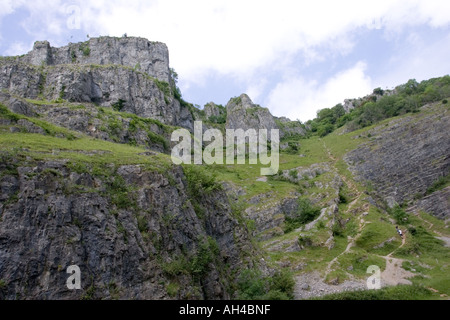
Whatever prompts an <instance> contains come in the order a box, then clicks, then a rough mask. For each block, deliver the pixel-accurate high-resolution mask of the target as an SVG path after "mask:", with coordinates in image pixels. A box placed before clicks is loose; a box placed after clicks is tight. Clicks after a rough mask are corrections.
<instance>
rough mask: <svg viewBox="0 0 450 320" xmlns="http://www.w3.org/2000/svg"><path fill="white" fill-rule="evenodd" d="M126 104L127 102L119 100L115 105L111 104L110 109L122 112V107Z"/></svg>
mask: <svg viewBox="0 0 450 320" xmlns="http://www.w3.org/2000/svg"><path fill="white" fill-rule="evenodd" d="M126 102H127V101H126V100H123V99H119V100H118V101H117V102H116V103H113V104H112V107H113V109H114V110H116V111H122V109H123V107H124V106H125V103H126Z"/></svg>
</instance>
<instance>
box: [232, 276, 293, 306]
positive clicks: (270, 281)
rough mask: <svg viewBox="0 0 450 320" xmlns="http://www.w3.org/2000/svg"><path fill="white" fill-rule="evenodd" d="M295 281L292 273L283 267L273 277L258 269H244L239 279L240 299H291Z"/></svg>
mask: <svg viewBox="0 0 450 320" xmlns="http://www.w3.org/2000/svg"><path fill="white" fill-rule="evenodd" d="M294 286H295V281H294V279H293V277H292V273H291V272H289V271H287V270H285V269H283V270H281V271H280V272H278V273H276V274H274V275H273V276H272V277H270V276H269V277H268V276H264V275H263V274H262V273H261V271H259V270H256V269H247V270H244V271H243V272H242V273H241V275H240V277H239V279H238V299H240V300H291V299H293V297H294Z"/></svg>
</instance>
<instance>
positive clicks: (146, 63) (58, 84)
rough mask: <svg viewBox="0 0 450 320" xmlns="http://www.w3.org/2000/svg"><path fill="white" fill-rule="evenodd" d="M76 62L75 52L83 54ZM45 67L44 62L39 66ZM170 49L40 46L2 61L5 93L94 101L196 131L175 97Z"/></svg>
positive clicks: (136, 44)
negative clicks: (170, 67) (73, 54)
mask: <svg viewBox="0 0 450 320" xmlns="http://www.w3.org/2000/svg"><path fill="white" fill-rule="evenodd" d="M83 48H90V49H89V50H90V51H89V55H87V54H86V53H84V54H81V56H77V58H76V59H75V58H71V53H72V52H76V54H80V53H83V52H87V51H84V50H86V49H83ZM42 59H44V60H43V61H44V62H45V63H39V61H41V60H42ZM170 83H172V80H171V78H170V69H169V60H168V51H167V47H166V46H165V45H164V44H160V43H151V42H149V41H147V40H145V39H140V38H121V39H117V38H106V37H105V38H96V39H91V40H90V41H89V42H88V43H81V44H71V45H69V46H67V47H63V48H51V47H50V45H49V44H48V42H37V43H36V44H35V47H34V49H33V51H31V52H30V53H29V54H27V55H25V56H24V57H21V58H19V59H13V60H11V61H9V60H4V61H0V89H2V90H7V91H8V92H9V93H10V94H12V95H16V96H20V97H23V98H30V99H37V98H38V97H39V98H43V99H47V100H50V101H52V100H57V99H65V100H68V101H70V102H89V103H90V102H92V103H96V104H98V105H100V106H104V107H115V108H116V109H117V110H120V111H123V112H130V113H134V114H136V115H138V116H140V117H143V118H152V119H156V120H159V121H161V122H162V123H164V124H168V125H174V126H181V127H184V128H187V129H190V130H193V118H192V115H191V113H190V111H189V109H188V108H187V107H184V106H181V105H180V102H179V101H178V100H177V99H175V98H174V95H173V92H172V91H173V89H172V85H170Z"/></svg>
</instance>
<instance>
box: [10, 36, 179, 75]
mask: <svg viewBox="0 0 450 320" xmlns="http://www.w3.org/2000/svg"><path fill="white" fill-rule="evenodd" d="M19 61H20V62H23V63H25V64H31V65H34V66H42V65H47V66H54V65H67V64H80V65H92V64H95V65H121V66H126V67H130V68H136V69H137V70H138V71H142V72H144V73H146V74H148V75H149V76H151V77H154V78H157V79H159V80H161V81H165V82H168V83H170V82H171V76H170V69H169V50H168V48H167V46H166V45H165V44H164V43H161V42H152V41H148V40H147V39H144V38H135V37H130V38H128V37H122V38H115V37H99V38H91V39H89V40H88V41H86V42H81V43H71V44H69V45H67V46H64V47H61V48H53V47H51V46H50V43H49V42H48V41H37V42H35V44H34V47H33V50H32V51H31V52H29V53H28V54H26V55H25V56H23V57H21V58H20V60H19Z"/></svg>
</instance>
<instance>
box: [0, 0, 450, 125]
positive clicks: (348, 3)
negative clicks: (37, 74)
mask: <svg viewBox="0 0 450 320" xmlns="http://www.w3.org/2000/svg"><path fill="white" fill-rule="evenodd" d="M125 33H126V34H127V35H128V36H129V37H130V36H136V37H144V38H147V39H149V40H151V41H160V42H164V43H166V44H167V46H168V48H169V53H170V65H171V67H172V68H174V69H175V70H176V72H177V73H178V75H179V81H178V86H179V87H180V89H181V92H182V94H183V99H184V100H186V101H188V102H191V103H193V104H196V105H199V106H201V107H202V106H204V105H205V104H206V103H208V102H215V103H216V104H222V105H226V104H227V102H228V101H229V99H230V98H232V97H235V96H239V95H241V94H242V93H247V94H248V95H249V96H250V98H251V99H252V100H253V102H254V103H257V104H259V105H261V106H263V107H267V108H269V109H270V111H271V112H272V114H273V115H275V116H278V117H280V116H286V117H288V118H290V119H292V120H301V121H307V120H310V119H313V118H314V117H315V116H316V113H317V111H318V110H320V109H322V108H331V107H333V106H335V105H336V104H338V103H342V102H343V101H344V99H347V98H358V97H363V96H365V95H367V94H370V93H371V92H372V91H373V89H374V88H377V87H381V88H383V89H386V88H387V89H392V88H393V87H395V86H397V85H400V84H403V83H406V82H407V81H408V80H409V79H416V80H417V81H422V80H426V79H429V78H433V77H440V76H443V75H446V74H450V59H449V57H450V1H448V0H425V1H418V0H416V1H414V0H389V1H387V0H377V1H361V0H357V1H354V0H340V1H328V0H314V1H311V0H308V1H302V0H296V1H294V0H276V1H274V0H270V1H269V0H258V1H256V0H190V1H186V0H164V1H148V0H147V1H141V0H135V1H133V0H126V1H122V0H98V1H83V0H71V1H63V0H45V1H43V0H33V1H25V0H0V55H2V56H10V55H21V54H24V53H27V52H29V51H30V50H31V49H32V47H33V43H34V42H35V41H40V40H48V41H50V44H51V45H52V46H54V47H59V46H64V45H67V44H68V43H69V42H73V43H74V42H79V41H86V40H87V39H88V37H98V36H119V37H120V36H122V35H123V34H125Z"/></svg>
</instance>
